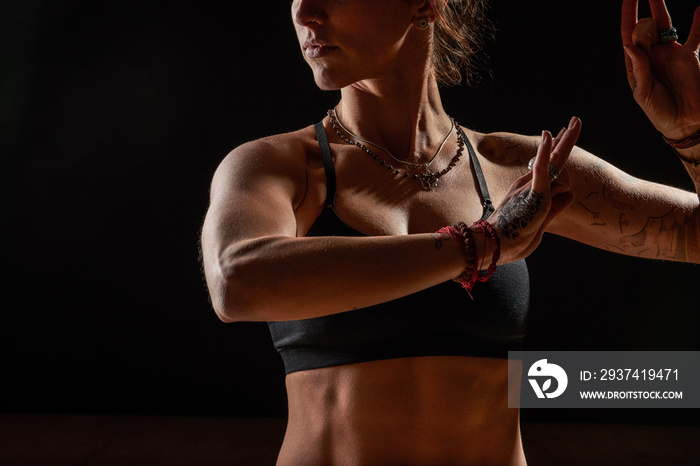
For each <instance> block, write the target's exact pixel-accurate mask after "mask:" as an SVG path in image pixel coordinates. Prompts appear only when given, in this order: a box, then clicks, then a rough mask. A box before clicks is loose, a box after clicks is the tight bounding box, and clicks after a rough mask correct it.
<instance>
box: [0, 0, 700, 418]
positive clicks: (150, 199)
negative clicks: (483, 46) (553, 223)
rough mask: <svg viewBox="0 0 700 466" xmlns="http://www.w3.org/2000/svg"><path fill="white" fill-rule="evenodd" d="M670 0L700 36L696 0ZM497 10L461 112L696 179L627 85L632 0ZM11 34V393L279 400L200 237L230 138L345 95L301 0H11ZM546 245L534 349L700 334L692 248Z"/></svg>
mask: <svg viewBox="0 0 700 466" xmlns="http://www.w3.org/2000/svg"><path fill="white" fill-rule="evenodd" d="M279 3H281V5H280V4H279ZM669 3H670V4H671V5H670V7H671V10H672V13H675V23H676V26H677V27H678V28H679V30H680V31H681V35H682V36H683V34H684V33H687V31H688V30H689V28H690V18H691V16H692V11H693V6H692V5H691V3H693V2H690V1H687V0H675V1H674V0H669ZM491 17H492V19H493V20H494V22H495V23H496V25H497V27H498V29H499V33H498V36H497V39H496V41H495V43H494V44H493V45H492V46H491V47H490V54H491V56H492V58H493V59H492V61H491V68H492V70H493V75H494V77H493V79H492V80H491V81H490V82H489V84H488V85H487V86H485V87H483V88H481V89H477V90H472V89H469V88H467V87H458V88H450V89H445V90H444V94H443V96H444V100H445V106H446V108H447V110H448V112H449V113H450V114H452V115H454V116H455V117H456V118H457V119H458V120H459V121H460V123H462V124H463V125H465V126H468V127H472V128H474V129H476V130H479V131H496V130H505V131H513V132H520V133H526V134H539V132H540V131H541V130H542V129H544V128H547V129H550V130H552V131H556V130H558V128H560V127H561V126H563V125H565V124H566V123H567V122H568V120H569V118H570V116H571V115H573V114H575V115H578V116H579V117H581V118H582V120H583V122H584V130H583V134H582V136H581V139H580V141H579V143H580V145H581V146H583V147H584V148H586V149H589V150H591V151H592V152H594V153H596V154H598V155H600V156H602V157H603V158H605V159H607V160H609V161H610V162H612V163H614V164H616V165H618V166H620V167H621V168H623V169H624V170H626V171H628V172H629V173H631V174H633V175H635V176H638V177H642V178H650V179H654V180H657V181H661V182H664V183H670V184H673V185H676V186H679V187H683V188H686V189H692V184H691V183H690V181H689V179H688V177H687V175H686V174H685V172H684V169H683V167H682V165H681V164H680V163H679V162H678V161H677V160H676V159H675V156H674V154H673V152H672V151H671V150H670V149H668V148H667V147H666V146H665V144H664V143H663V142H662V141H661V140H660V137H659V135H658V134H657V133H656V132H655V131H654V129H653V128H652V127H651V125H650V124H649V123H648V121H647V120H646V119H645V117H644V115H643V114H642V112H641V111H640V110H639V109H638V108H637V107H636V104H635V103H634V101H633V100H632V98H631V96H630V93H629V90H628V88H627V84H626V80H625V74H624V68H623V61H622V59H623V56H622V48H621V47H620V41H619V32H618V31H619V4H618V2H610V1H609V0H594V1H577V2H561V1H553V0H541V1H536V2H523V1H513V2H504V1H501V2H494V6H493V8H492V14H491ZM0 35H1V37H2V44H1V45H2V47H1V50H2V52H1V53H0V57H1V61H0V67H2V71H1V72H0V86H1V87H0V93H1V94H0V111H1V118H2V122H1V124H2V133H1V144H2V147H1V148H0V149H1V150H0V153H1V154H2V160H3V169H2V170H1V172H2V183H1V188H0V189H1V190H2V191H1V193H2V208H3V214H2V219H3V228H2V230H3V238H4V239H3V241H2V242H1V243H2V264H3V269H4V271H5V273H4V277H5V278H4V279H3V290H4V293H3V295H4V299H5V301H4V302H5V304H3V305H2V311H0V312H1V321H0V337H1V339H0V351H1V353H0V358H1V360H0V364H1V366H0V369H1V370H2V372H1V374H2V376H1V377H2V379H1V382H0V395H1V397H0V403H1V405H0V411H4V412H63V413H114V414H172V415H218V416H283V415H284V414H285V409H286V408H285V396H284V382H283V371H282V364H281V361H280V359H279V358H278V356H277V354H276V353H275V352H274V350H273V348H272V345H271V341H270V338H269V334H268V333H267V328H266V326H265V325H264V324H252V323H242V324H229V325H225V324H223V323H220V322H219V321H218V320H217V318H216V317H215V315H214V313H213V311H211V309H210V306H209V304H208V302H207V294H206V291H205V288H204V285H203V281H202V279H201V274H200V267H199V264H198V261H197V241H198V232H199V229H200V225H201V221H202V218H203V216H204V214H205V211H206V207H207V202H208V185H209V181H210V178H211V176H212V174H213V171H214V169H215V167H216V166H217V164H218V162H219V161H220V160H221V158H222V157H223V156H224V155H225V154H226V153H227V152H228V151H229V150H231V149H232V148H233V147H235V146H236V145H238V144H240V143H242V142H244V141H247V140H251V139H254V138H258V137H261V136H265V135H269V134H273V133H278V132H283V131H288V130H293V129H297V128H299V127H302V126H305V125H308V124H311V123H313V122H315V121H317V120H318V119H320V118H321V117H322V116H323V115H324V113H325V110H326V109H327V108H329V107H330V106H332V105H333V104H334V102H336V100H337V98H338V94H337V93H335V92H321V91H319V90H317V89H316V88H315V86H314V84H313V81H312V79H311V73H310V72H309V71H308V69H307V68H306V66H305V64H304V63H303V60H302V59H301V58H300V53H299V51H298V46H297V44H296V41H295V37H294V33H293V29H292V26H291V21H290V17H289V13H288V8H287V5H286V4H285V2H243V3H241V2H215V1H210V0H207V1H198V2H165V1H156V0H144V1H141V2H125V1H119V2H116V1H103V2H94V1H87V0H63V1H61V0H56V1H48V0H47V1H38V0H23V1H21V2H20V1H12V0H3V1H2V2H0ZM529 264H530V269H531V273H532V280H533V312H532V317H531V321H530V336H529V339H528V340H527V348H528V349H552V350H700V312H698V311H700V305H698V300H697V289H698V288H697V287H698V279H699V278H700V269H698V268H697V267H696V266H693V265H686V264H666V263H659V262H652V261H644V260H640V259H635V258H628V257H620V256H614V255H612V254H609V253H605V252H602V251H597V250H593V249H592V248H588V247H584V246H581V245H577V244H574V243H572V242H570V241H568V240H563V239H560V238H555V237H548V238H546V239H545V242H544V244H543V245H542V246H541V247H540V249H539V250H538V251H537V252H536V253H535V254H534V255H533V256H532V257H531V258H530V260H529ZM523 418H524V419H542V420H557V419H566V420H584V421H585V420H590V421H607V420H617V421H623V422H637V421H639V422H678V423H686V422H696V421H694V420H693V419H692V410H675V411H654V412H651V411H648V410H647V411H644V410H640V411H631V410H611V411H601V410H586V411H584V410H565V411H549V410H548V411H546V412H528V411H524V412H523Z"/></svg>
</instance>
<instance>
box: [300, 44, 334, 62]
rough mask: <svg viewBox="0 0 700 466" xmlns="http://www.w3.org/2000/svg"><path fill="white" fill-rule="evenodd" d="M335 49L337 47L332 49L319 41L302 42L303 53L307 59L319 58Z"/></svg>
mask: <svg viewBox="0 0 700 466" xmlns="http://www.w3.org/2000/svg"><path fill="white" fill-rule="evenodd" d="M337 48H338V47H333V46H331V45H328V44H327V43H326V42H324V41H320V40H307V41H305V42H304V53H305V54H306V56H307V58H321V57H324V56H326V55H328V54H329V53H331V52H333V51H334V50H335V49H337Z"/></svg>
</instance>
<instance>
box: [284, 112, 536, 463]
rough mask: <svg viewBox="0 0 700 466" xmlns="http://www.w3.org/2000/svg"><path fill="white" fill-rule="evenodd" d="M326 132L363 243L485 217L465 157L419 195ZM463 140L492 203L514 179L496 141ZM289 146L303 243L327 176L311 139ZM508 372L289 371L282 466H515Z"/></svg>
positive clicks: (403, 367) (481, 361) (425, 368)
mask: <svg viewBox="0 0 700 466" xmlns="http://www.w3.org/2000/svg"><path fill="white" fill-rule="evenodd" d="M329 129H330V127H329V125H326V130H327V132H328V136H329V139H330V148H331V151H332V152H333V162H334V170H335V174H336V178H337V203H336V205H335V211H336V212H337V214H338V216H339V217H340V218H341V219H342V221H343V222H344V223H345V224H347V225H349V227H350V228H351V229H353V230H356V231H360V232H363V233H365V234H368V235H392V234H409V233H419V232H430V231H436V230H437V229H439V228H440V227H442V226H444V225H451V224H454V223H455V222H457V221H465V222H468V223H471V221H474V220H476V219H478V218H480V217H481V216H482V212H483V205H482V199H481V197H480V195H479V188H478V186H477V183H476V180H475V178H474V176H473V172H472V170H471V168H470V161H469V157H468V156H466V151H465V156H463V157H462V158H461V160H460V161H459V163H458V164H457V165H456V166H455V167H454V168H453V170H452V171H451V172H449V173H448V174H447V175H445V176H444V177H442V178H441V179H440V180H439V185H438V187H437V188H435V189H433V190H430V191H426V190H424V189H423V188H422V187H421V185H420V183H418V182H417V180H412V179H410V178H405V177H401V176H397V175H395V174H393V173H392V172H390V171H389V170H387V169H386V168H384V167H382V166H381V165H379V164H378V163H377V162H376V161H375V160H373V159H372V158H371V157H369V156H367V155H366V154H364V153H363V152H361V151H359V150H357V149H356V148H354V147H352V146H349V145H347V144H344V143H342V141H340V140H339V139H338V138H336V137H335V136H334V135H333V133H332V132H330V131H328V130H329ZM468 134H469V137H470V139H471V140H472V143H473V144H474V145H475V146H476V147H477V148H478V151H479V152H480V153H483V152H487V153H488V154H489V155H490V157H483V156H482V154H480V156H479V159H480V162H481V166H482V171H483V173H484V177H485V179H486V182H487V183H488V187H489V191H490V194H491V198H492V199H493V201H494V203H496V204H498V202H499V201H500V199H501V198H502V196H503V195H504V194H505V192H506V190H507V188H508V187H509V186H510V184H511V183H512V181H514V180H515V178H517V177H518V176H520V175H521V174H522V169H521V168H520V167H519V166H516V165H515V164H510V165H509V164H505V163H498V162H496V161H494V160H499V156H501V155H502V154H500V151H501V149H500V147H502V146H503V144H501V143H500V142H498V141H496V140H494V141H488V140H487V138H483V137H481V136H479V135H475V134H472V133H468ZM286 137H290V138H299V140H300V141H301V142H302V145H301V147H304V154H303V163H305V164H306V165H307V179H306V180H304V188H303V189H304V190H305V193H304V196H303V197H302V199H303V200H302V201H301V202H300V204H299V205H298V206H295V207H296V210H295V211H296V213H297V221H298V225H299V227H298V235H299V236H304V235H306V233H307V232H308V230H309V229H310V228H311V227H312V225H313V224H314V222H315V221H316V219H317V218H318V217H319V215H320V214H321V212H322V211H323V209H324V204H325V197H326V186H327V184H326V171H325V170H324V167H323V164H322V162H321V156H320V150H319V149H318V142H317V141H316V138H315V135H314V132H313V129H312V128H307V129H305V130H302V131H300V132H297V133H292V134H290V135H287V136H286ZM499 144H500V145H499ZM455 148H456V146H455V145H451V146H446V148H445V150H446V151H448V153H447V154H445V155H444V156H443V157H444V159H443V160H436V162H435V164H436V165H438V167H439V164H440V163H443V164H444V163H445V161H449V160H451V158H452V156H453V154H454V151H455ZM449 151H451V152H449ZM523 152H527V150H524V151H523ZM525 157H527V154H526V153H525V154H521V155H519V156H518V157H516V159H517V160H521V159H523V158H525ZM465 294H466V293H465ZM425 312H429V309H428V310H425ZM508 370H509V369H508V361H507V360H506V359H501V358H491V357H473V356H417V357H413V356H412V357H401V358H392V359H382V360H375V361H367V362H359V363H353V364H344V365H335V366H331V367H319V368H311V369H307V370H300V371H295V372H292V373H290V374H288V376H287V382H286V383H287V391H288V398H289V424H288V430H287V434H286V436H285V440H284V444H283V447H282V450H281V452H280V457H279V464H329V463H332V464H373V463H375V464H411V463H413V464H469V463H472V464H489V463H491V464H509V463H512V464H518V463H524V457H523V454H522V448H521V446H520V435H519V428H518V411H517V409H510V408H508V407H507V399H508ZM511 370H513V368H511ZM517 376H518V379H519V374H517Z"/></svg>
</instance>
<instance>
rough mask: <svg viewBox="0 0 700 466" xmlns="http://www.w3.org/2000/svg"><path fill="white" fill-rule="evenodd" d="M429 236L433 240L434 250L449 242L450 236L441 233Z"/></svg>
mask: <svg viewBox="0 0 700 466" xmlns="http://www.w3.org/2000/svg"><path fill="white" fill-rule="evenodd" d="M431 236H432V238H433V239H434V240H435V249H440V248H442V245H443V243H445V241H449V240H450V239H451V238H450V235H446V234H441V233H433V234H432V235H431Z"/></svg>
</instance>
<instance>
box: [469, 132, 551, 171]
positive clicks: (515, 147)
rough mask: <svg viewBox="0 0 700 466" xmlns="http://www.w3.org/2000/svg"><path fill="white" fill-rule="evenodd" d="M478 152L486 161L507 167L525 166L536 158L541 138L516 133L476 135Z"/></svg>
mask: <svg viewBox="0 0 700 466" xmlns="http://www.w3.org/2000/svg"><path fill="white" fill-rule="evenodd" d="M472 134H473V140H474V143H475V145H476V150H477V151H478V152H479V154H481V155H482V156H483V157H484V158H485V159H487V160H489V161H491V162H493V163H495V164H498V165H506V166H523V165H525V166H526V165H527V162H528V161H529V160H530V159H531V158H532V157H534V156H535V154H536V153H537V147H538V145H539V141H540V138H539V137H537V136H526V135H522V134H515V133H505V132H498V133H486V134H484V133H475V132H473V133H472Z"/></svg>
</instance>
